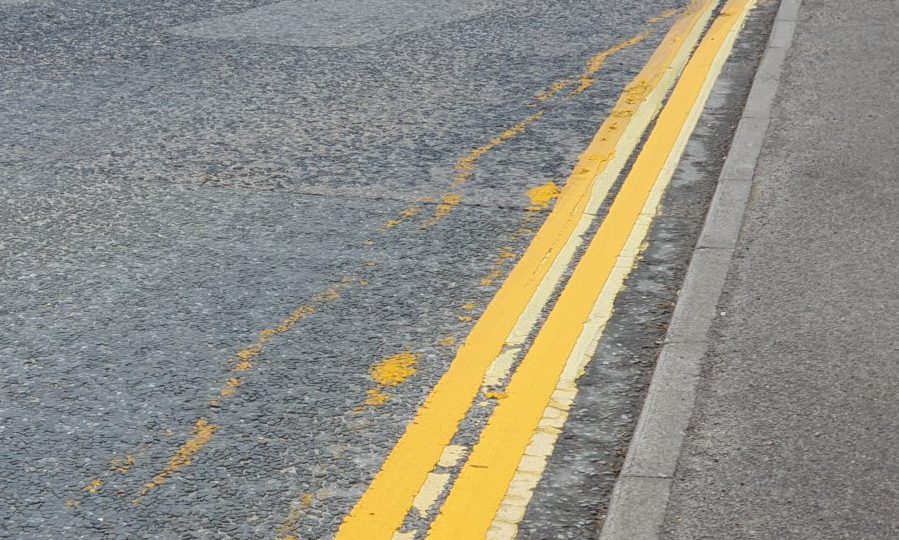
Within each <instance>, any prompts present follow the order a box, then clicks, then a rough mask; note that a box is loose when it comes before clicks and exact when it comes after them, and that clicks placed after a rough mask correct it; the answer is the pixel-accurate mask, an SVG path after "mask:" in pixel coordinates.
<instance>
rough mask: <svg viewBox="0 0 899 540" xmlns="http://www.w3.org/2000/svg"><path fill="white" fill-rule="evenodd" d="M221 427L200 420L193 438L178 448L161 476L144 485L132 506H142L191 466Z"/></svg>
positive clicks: (202, 419) (194, 429)
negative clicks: (142, 502)
mask: <svg viewBox="0 0 899 540" xmlns="http://www.w3.org/2000/svg"><path fill="white" fill-rule="evenodd" d="M218 429H219V427H218V426H216V425H214V424H210V423H209V421H208V420H206V419H205V418H200V419H199V420H197V423H196V424H194V428H193V437H191V438H190V439H188V440H187V441H186V442H185V443H184V444H182V445H181V447H180V448H178V451H177V452H175V455H174V456H172V457H171V458H170V459H169V463H168V466H166V468H165V469H163V470H162V472H160V473H159V474H157V475H156V476H155V477H154V478H153V479H152V480H150V481H149V482H147V483H146V484H144V487H143V488H141V490H140V492H138V494H137V497H135V498H134V499H133V500H132V501H131V503H132V504H135V505H136V504H140V500H141V499H142V498H143V497H145V496H146V495H147V494H148V493H150V492H151V491H153V490H154V489H156V488H158V487H159V486H161V485H163V484H165V483H166V482H168V481H169V478H171V477H172V475H174V474H175V473H177V472H178V471H179V470H181V468H182V467H184V466H186V465H190V464H191V461H190V460H191V458H192V457H193V456H194V454H196V453H197V452H199V451H200V450H201V449H202V448H203V447H204V446H206V445H207V444H209V441H211V440H212V435H213V434H214V433H215V432H216V431H218Z"/></svg>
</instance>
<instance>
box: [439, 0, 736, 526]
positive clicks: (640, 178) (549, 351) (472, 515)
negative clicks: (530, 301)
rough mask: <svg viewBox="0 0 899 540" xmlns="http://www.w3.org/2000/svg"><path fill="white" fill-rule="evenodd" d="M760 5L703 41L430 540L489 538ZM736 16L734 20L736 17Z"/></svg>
mask: <svg viewBox="0 0 899 540" xmlns="http://www.w3.org/2000/svg"><path fill="white" fill-rule="evenodd" d="M753 3H754V0H730V1H729V2H728V3H727V5H726V6H725V8H724V10H723V11H722V13H721V15H720V16H719V17H718V18H717V19H716V20H715V22H714V23H713V24H712V26H711V28H710V29H709V31H708V33H707V34H706V36H705V38H703V41H702V42H701V43H700V45H699V47H698V48H697V50H696V52H695V53H694V55H693V57H692V58H691V60H690V62H689V63H688V64H687V67H686V68H685V70H684V73H683V75H682V76H681V78H680V80H679V81H678V83H677V85H676V86H675V88H674V91H673V92H672V94H671V98H670V99H669V101H668V103H667V104H666V105H665V108H664V109H663V110H662V112H661V113H660V115H659V118H658V121H657V123H656V126H655V127H654V128H653V130H652V132H651V134H650V136H649V138H648V139H647V141H646V144H645V146H644V148H643V150H642V151H641V152H640V154H639V156H638V157H637V159H636V161H635V162H634V165H633V167H632V168H631V171H630V173H629V174H628V175H627V178H626V179H625V181H624V183H623V184H622V186H621V189H620V190H619V192H618V195H617V196H616V197H615V200H614V202H613V203H612V205H611V207H610V208H609V212H608V215H607V217H606V219H605V220H603V222H602V224H601V225H600V227H599V229H598V230H597V232H596V235H595V236H594V237H593V239H592V240H591V241H590V244H589V246H588V247H587V251H586V252H585V253H584V256H583V257H582V258H581V260H580V261H579V262H578V264H577V266H576V268H575V270H574V272H573V274H572V276H571V279H570V280H569V281H568V284H567V285H566V287H565V288H564V289H563V291H562V294H561V296H560V297H559V301H558V302H557V304H556V305H555V306H554V307H553V310H552V311H551V312H550V314H549V316H548V317H547V319H546V322H545V324H544V325H543V327H542V328H541V329H540V332H539V333H538V335H537V337H536V339H535V340H534V343H533V345H532V346H531V348H530V350H529V351H528V353H527V354H526V355H525V358H524V359H523V360H522V362H521V365H520V366H519V367H518V369H517V370H516V372H515V374H514V375H513V376H512V379H511V381H510V382H509V385H508V386H507V387H506V398H505V399H503V400H502V401H500V402H499V404H498V405H497V407H496V409H495V411H494V413H493V415H492V416H491V418H490V420H489V421H488V423H487V426H486V427H485V428H484V430H483V431H482V432H481V436H480V439H479V441H478V443H477V445H476V446H475V447H474V449H473V450H472V452H471V455H470V457H469V459H468V461H467V462H466V464H465V466H464V467H463V468H462V471H461V472H460V474H459V477H458V478H457V480H456V482H455V483H454V485H453V488H452V490H451V491H450V493H449V495H448V497H447V499H446V502H445V503H444V504H443V507H442V508H441V510H440V514H439V515H438V517H437V518H436V519H435V520H434V522H433V524H432V525H431V529H430V530H429V532H428V536H427V538H428V539H429V540H450V539H453V540H455V539H457V538H483V537H484V536H485V535H486V533H487V531H488V529H489V528H490V525H491V523H492V521H493V518H494V516H495V515H496V512H497V509H498V508H499V505H500V503H501V502H502V500H503V496H504V495H505V493H506V490H507V488H508V486H509V483H510V481H511V480H512V478H513V477H514V474H515V471H516V469H517V467H518V465H519V462H520V460H521V456H522V455H523V454H524V452H525V449H526V448H527V446H528V444H529V443H530V440H531V436H532V434H533V433H534V430H535V428H536V427H537V425H538V423H539V422H540V419H541V417H542V416H543V413H544V410H545V408H546V405H547V403H548V402H549V399H550V396H551V395H552V393H553V391H554V390H555V387H556V382H557V381H558V380H559V377H560V376H561V374H562V370H563V369H564V367H565V365H566V362H567V360H568V358H569V355H570V353H571V351H572V350H573V348H574V346H575V344H576V343H577V341H578V339H579V337H580V335H581V333H582V332H583V328H584V325H585V323H586V322H587V321H588V320H589V319H590V317H591V313H592V311H593V309H594V305H595V303H596V301H597V298H598V297H599V295H600V293H601V292H602V290H603V288H604V286H605V284H606V281H607V279H608V277H609V275H610V274H611V272H612V269H613V268H614V266H615V265H616V263H617V262H618V257H619V255H620V254H621V252H622V250H623V249H624V247H625V245H626V243H627V240H628V238H629V237H630V235H631V231H632V230H633V229H634V227H635V226H636V225H637V223H638V219H639V217H640V215H641V213H642V212H643V210H644V207H645V205H646V201H647V199H648V198H649V197H650V195H651V194H652V192H653V189H654V187H655V186H656V183H657V182H658V181H659V179H660V178H661V177H662V176H663V171H664V170H665V167H666V166H669V167H670V166H671V165H670V164H669V161H670V160H671V157H672V155H673V153H675V152H676V153H679V152H680V151H681V150H682V148H683V146H682V145H683V143H684V142H685V140H686V138H688V137H689V134H690V132H691V131H692V128H693V125H695V119H696V117H697V116H698V115H697V114H696V112H695V111H696V110H697V108H699V110H701V108H702V107H703V106H704V103H705V98H706V97H707V95H708V90H709V89H710V88H711V83H713V82H714V80H715V78H716V77H717V73H718V69H719V68H720V64H721V63H723V59H724V58H726V57H727V54H728V53H729V51H730V46H729V43H732V40H730V41H729V40H728V39H726V38H729V37H731V36H732V35H733V34H732V32H733V31H735V29H736V30H738V29H739V25H740V24H741V23H742V21H743V19H744V17H745V14H746V12H747V11H748V10H749V8H750V7H751V6H752V4H753ZM735 15H736V16H735Z"/></svg>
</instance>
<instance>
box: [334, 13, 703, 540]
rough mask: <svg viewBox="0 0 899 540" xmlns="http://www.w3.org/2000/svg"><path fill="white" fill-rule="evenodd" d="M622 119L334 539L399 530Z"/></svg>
mask: <svg viewBox="0 0 899 540" xmlns="http://www.w3.org/2000/svg"><path fill="white" fill-rule="evenodd" d="M711 3H712V0H695V1H694V3H693V4H692V5H691V8H688V10H687V11H686V14H685V16H684V17H682V18H681V19H680V20H679V21H678V22H676V23H675V24H674V26H673V27H672V29H671V30H670V31H669V33H668V35H667V36H666V37H665V39H664V40H663V41H662V44H661V45H660V46H659V47H658V49H657V50H656V52H655V53H653V56H652V57H651V58H650V60H649V61H648V62H647V64H646V65H645V66H644V68H643V70H641V72H640V73H639V74H638V75H637V78H636V79H635V81H634V82H633V83H632V84H631V85H630V87H629V89H630V88H640V87H645V88H647V89H652V91H655V90H654V89H655V88H656V87H657V86H658V85H659V83H660V82H661V81H663V80H665V77H666V76H667V75H668V74H669V73H671V71H670V70H671V68H672V66H673V64H674V62H675V61H676V60H677V59H678V58H679V57H680V56H681V55H682V54H683V49H684V48H685V46H689V47H692V41H691V40H689V39H687V38H688V37H689V36H692V35H693V34H694V33H696V32H697V31H698V29H699V27H700V25H701V24H702V23H704V21H705V18H706V17H707V15H708V12H709V9H710V7H709V6H710V5H711ZM633 95H634V92H628V93H626V95H623V96H622V97H621V98H620V99H619V101H618V103H617V104H616V106H615V108H614V109H613V110H614V111H616V112H617V111H620V110H637V109H638V108H639V107H640V105H641V104H642V99H641V100H639V101H637V100H635V99H632V97H633ZM628 122H629V118H609V119H607V120H606V122H604V123H603V125H602V127H600V129H599V131H598V132H597V134H596V135H595V137H594V138H593V141H592V142H591V144H590V146H589V147H588V148H587V150H586V151H585V152H584V153H583V154H582V156H581V158H580V159H579V161H578V163H577V165H576V166H575V169H574V171H573V173H572V175H571V176H570V177H569V179H568V181H567V182H566V183H565V187H564V189H563V190H562V194H561V195H560V197H559V199H558V200H557V201H556V204H555V205H554V207H553V210H552V212H550V214H549V216H548V217H547V219H546V221H545V222H544V223H543V225H542V227H541V228H540V230H539V231H538V232H537V234H536V236H534V238H533V240H532V241H531V244H530V245H529V247H528V249H527V251H526V252H525V253H524V255H523V256H522V257H521V259H520V260H519V261H518V263H517V264H516V265H515V267H514V268H513V269H512V271H511V272H510V273H509V275H508V277H507V278H506V279H505V282H504V283H503V285H502V287H500V289H499V291H498V292H497V294H496V296H495V297H494V298H493V300H492V301H491V302H490V304H489V305H488V306H487V308H486V310H485V311H484V313H483V315H481V318H480V320H479V321H478V322H477V324H475V326H474V328H473V329H472V331H471V333H470V334H469V336H468V338H467V339H466V340H465V342H464V343H463V345H462V346H461V347H460V348H459V349H458V350H457V352H456V356H455V358H454V360H453V362H452V363H451V364H450V366H449V368H448V369H447V371H446V372H445V373H444V375H443V376H442V377H441V379H440V381H439V382H438V383H437V384H436V385H435V386H434V388H433V390H432V391H431V394H430V395H429V396H428V398H427V399H426V401H425V403H424V405H423V406H422V407H421V408H419V410H418V412H417V413H416V416H415V419H414V420H413V421H412V422H410V423H409V424H408V425H407V427H406V431H405V433H404V434H403V435H402V437H401V438H400V440H399V441H398V442H397V444H396V445H395V446H394V448H393V450H392V451H391V452H390V454H389V455H388V457H387V459H386V460H385V461H384V463H383V465H382V467H381V470H380V471H379V472H378V474H377V475H376V476H375V478H374V480H373V481H372V483H371V484H370V485H369V488H368V490H367V491H366V492H365V494H363V496H362V497H361V498H360V499H359V500H358V501H357V503H356V505H355V507H354V508H353V510H352V511H351V512H350V514H349V515H347V516H346V518H345V519H344V521H343V523H342V525H341V527H340V529H339V531H338V533H337V536H336V538H337V540H349V539H352V540H357V539H359V540H367V539H370V538H388V537H390V535H392V534H393V533H394V532H396V530H397V529H398V528H399V527H400V525H401V524H402V522H403V519H404V517H405V516H406V515H407V513H408V510H409V508H411V504H412V500H413V499H414V497H415V495H416V494H417V493H418V491H419V488H420V487H421V485H422V484H423V483H424V480H425V478H426V477H427V475H428V474H429V473H430V472H432V470H433V467H434V465H435V464H436V463H437V461H438V459H439V457H440V455H441V453H442V452H443V450H444V448H445V447H446V445H448V444H449V443H450V441H451V440H452V437H453V435H454V434H455V432H456V428H457V426H458V424H459V422H460V421H461V420H462V418H464V416H465V414H466V412H467V411H468V410H469V407H470V406H471V403H472V402H473V401H474V400H475V399H476V398H477V395H478V393H479V390H480V388H481V382H482V380H483V378H484V375H485V374H486V372H487V370H488V368H489V367H490V365H491V364H492V363H493V360H494V359H495V358H496V356H497V355H498V354H499V353H500V352H501V350H502V348H503V344H504V343H505V340H506V339H507V337H508V336H509V333H510V331H511V330H512V329H513V327H514V326H515V322H516V321H517V319H518V317H519V316H520V315H521V314H522V313H523V311H524V310H525V309H526V308H527V306H528V305H529V302H530V299H531V297H532V296H533V295H534V293H535V291H536V290H537V288H538V287H539V285H540V283H541V282H542V280H543V278H544V277H545V276H546V275H547V272H548V271H549V270H550V268H551V267H552V265H553V263H554V261H555V259H556V257H557V256H558V255H559V253H560V251H561V250H562V249H563V248H564V246H565V245H566V244H567V243H568V240H569V238H570V237H571V235H572V233H573V231H575V230H576V229H577V226H578V223H579V222H580V221H581V218H582V217H583V212H584V209H585V208H586V207H587V205H588V203H589V201H590V194H591V193H592V190H593V188H594V183H595V181H596V178H597V176H598V175H600V174H601V172H602V171H604V170H605V168H606V166H607V164H608V163H609V160H610V159H611V158H612V156H613V155H614V152H615V149H616V147H617V145H618V143H619V141H620V140H621V137H622V132H623V131H625V130H624V129H618V128H619V127H622V126H624V125H626V124H627V123H628Z"/></svg>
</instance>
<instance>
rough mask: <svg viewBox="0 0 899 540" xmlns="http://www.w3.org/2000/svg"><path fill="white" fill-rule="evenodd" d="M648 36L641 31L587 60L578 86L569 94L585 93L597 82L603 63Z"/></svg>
mask: <svg viewBox="0 0 899 540" xmlns="http://www.w3.org/2000/svg"><path fill="white" fill-rule="evenodd" d="M648 36H649V32H648V31H645V32H641V33H639V34H637V35H636V36H634V37H632V38H630V39H628V40H625V41H622V42H621V43H619V44H618V45H615V46H614V47H610V48H608V49H606V50H604V51H602V52H601V53H599V54H596V55H594V56H593V57H592V58H590V59H589V60H587V65H586V67H585V69H584V72H583V73H582V74H581V76H580V77H578V85H577V88H575V89H574V90H572V91H571V94H569V95H570V96H576V95H578V94H581V93H583V92H584V91H585V90H587V89H588V88H590V87H591V86H593V84H594V83H595V82H596V73H597V72H598V71H599V69H600V68H601V67H602V66H603V64H605V63H606V60H608V59H609V58H611V57H612V56H614V55H616V54H618V53H620V52H621V51H623V50H624V49H627V48H628V47H632V46H634V45H636V44H637V43H640V42H641V41H643V40H644V39H646V38H647V37H648Z"/></svg>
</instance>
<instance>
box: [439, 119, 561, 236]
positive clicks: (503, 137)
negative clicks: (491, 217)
mask: <svg viewBox="0 0 899 540" xmlns="http://www.w3.org/2000/svg"><path fill="white" fill-rule="evenodd" d="M544 114H545V111H538V112H535V113H534V114H532V115H530V116H528V117H527V118H525V119H524V120H522V121H521V122H518V123H517V124H515V125H514V126H512V127H510V128H508V129H505V130H503V132H502V133H500V134H499V135H497V136H496V137H493V138H491V139H490V140H489V141H487V142H486V143H485V144H483V145H481V146H478V147H477V148H475V149H473V150H471V151H470V152H469V153H467V154H465V155H464V156H462V157H461V158H459V159H458V160H457V161H456V164H455V165H454V168H455V170H456V175H455V177H454V178H453V181H452V183H451V184H450V189H449V190H448V191H446V192H445V193H443V195H442V196H441V197H440V203H439V204H438V205H437V208H436V209H435V210H434V215H433V216H432V217H431V219H429V220H427V221H426V222H425V223H424V224H423V225H422V228H423V229H429V228H431V227H433V226H434V225H436V224H437V223H439V222H440V221H441V220H442V219H443V218H445V217H446V216H448V215H450V214H451V213H452V212H453V210H455V209H456V207H457V206H459V204H461V202H462V195H460V194H459V193H458V192H457V190H458V188H459V187H461V186H462V185H463V184H465V183H466V182H468V180H469V179H470V178H471V176H472V175H473V174H474V171H475V168H476V167H477V163H478V160H480V159H481V158H483V157H484V156H485V155H487V154H488V153H490V152H491V151H492V150H494V149H496V148H497V147H499V146H500V145H502V144H503V143H504V142H506V141H509V140H512V139H514V138H515V137H518V136H519V135H521V134H522V133H524V132H525V131H526V130H527V128H528V126H530V125H531V124H533V123H534V122H536V121H537V120H539V119H540V118H542V117H543V115H544Z"/></svg>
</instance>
